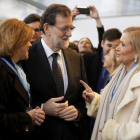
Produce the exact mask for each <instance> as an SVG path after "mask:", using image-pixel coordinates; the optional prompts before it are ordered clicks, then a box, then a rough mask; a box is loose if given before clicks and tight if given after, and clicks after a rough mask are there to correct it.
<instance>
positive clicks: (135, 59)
mask: <svg viewBox="0 0 140 140" xmlns="http://www.w3.org/2000/svg"><path fill="white" fill-rule="evenodd" d="M137 61H138V57H137V55H135V56H134V62H135V63H136V62H137Z"/></svg>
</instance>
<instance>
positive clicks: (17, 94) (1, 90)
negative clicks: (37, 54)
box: [0, 59, 33, 140]
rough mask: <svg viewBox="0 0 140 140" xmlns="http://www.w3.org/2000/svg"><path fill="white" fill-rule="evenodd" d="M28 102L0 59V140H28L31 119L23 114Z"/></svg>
mask: <svg viewBox="0 0 140 140" xmlns="http://www.w3.org/2000/svg"><path fill="white" fill-rule="evenodd" d="M10 63H11V64H12V62H10ZM28 102H29V101H28V95H27V92H26V90H25V89H24V87H23V86H22V84H21V82H20V81H19V79H18V77H17V75H16V74H15V73H14V71H13V70H12V69H11V68H10V67H9V66H8V65H7V64H6V63H5V62H4V61H2V60H1V59H0V140H8V139H14V140H19V139H20V140H23V139H28V135H26V133H27V132H30V131H31V130H33V125H32V120H31V117H30V116H29V115H28V114H27V113H25V111H26V108H27V107H28Z"/></svg>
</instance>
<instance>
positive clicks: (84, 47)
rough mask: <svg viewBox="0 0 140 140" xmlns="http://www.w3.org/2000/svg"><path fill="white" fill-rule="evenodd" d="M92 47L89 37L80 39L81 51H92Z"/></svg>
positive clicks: (79, 46)
mask: <svg viewBox="0 0 140 140" xmlns="http://www.w3.org/2000/svg"><path fill="white" fill-rule="evenodd" d="M91 47H92V46H91V43H90V41H89V40H88V39H86V38H83V39H81V40H80V41H79V44H78V49H79V53H91V52H92V48H91Z"/></svg>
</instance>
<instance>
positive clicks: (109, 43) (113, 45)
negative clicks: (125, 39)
mask: <svg viewBox="0 0 140 140" xmlns="http://www.w3.org/2000/svg"><path fill="white" fill-rule="evenodd" d="M119 44H120V39H116V40H114V41H108V40H105V41H103V40H102V42H101V46H102V48H103V56H105V55H107V54H108V53H109V51H110V50H111V49H112V48H116V47H117V46H118V45H119Z"/></svg>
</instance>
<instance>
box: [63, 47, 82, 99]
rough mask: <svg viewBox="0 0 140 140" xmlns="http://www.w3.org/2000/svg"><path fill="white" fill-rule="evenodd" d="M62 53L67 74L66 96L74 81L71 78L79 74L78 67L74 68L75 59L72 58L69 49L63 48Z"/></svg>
mask: <svg viewBox="0 0 140 140" xmlns="http://www.w3.org/2000/svg"><path fill="white" fill-rule="evenodd" d="M63 54H64V58H65V63H66V69H67V75H68V88H67V91H66V94H65V97H66V96H67V95H68V93H70V92H69V91H70V90H71V84H72V83H73V82H74V81H73V78H75V77H77V76H79V71H78V69H76V64H77V63H76V61H77V59H74V57H73V54H72V52H71V50H69V49H64V50H63ZM75 69H76V70H75Z"/></svg>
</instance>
